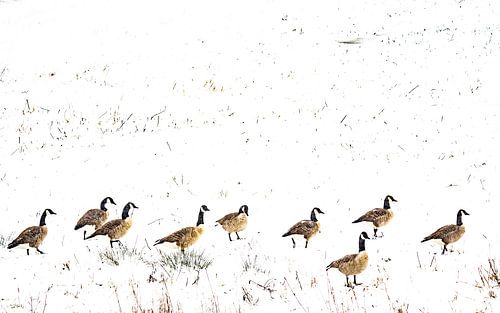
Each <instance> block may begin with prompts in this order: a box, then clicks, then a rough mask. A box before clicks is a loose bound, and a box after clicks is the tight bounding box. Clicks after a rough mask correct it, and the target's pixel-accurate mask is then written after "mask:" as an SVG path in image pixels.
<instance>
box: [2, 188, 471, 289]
mask: <svg viewBox="0 0 500 313" xmlns="http://www.w3.org/2000/svg"><path fill="white" fill-rule="evenodd" d="M390 201H393V202H397V200H396V199H394V198H393V197H392V196H390V195H388V196H386V197H385V199H384V206H383V208H375V209H372V210H369V211H368V212H366V213H365V214H363V215H362V216H360V217H359V218H358V219H356V220H355V221H353V223H360V222H368V223H371V224H372V225H373V228H374V230H373V236H374V237H380V236H379V235H378V234H377V231H378V229H379V228H380V227H382V226H384V225H386V224H387V223H389V221H390V220H391V219H392V218H393V216H394V214H393V212H392V210H391V206H390ZM108 203H111V204H115V202H114V200H113V199H112V198H111V197H106V198H104V199H103V200H102V201H101V207H100V209H91V210H88V211H87V212H85V214H83V216H82V217H81V218H80V219H79V220H78V222H77V223H76V226H75V230H78V229H80V228H83V227H85V226H93V227H94V232H93V233H92V234H91V235H90V236H87V231H86V230H84V232H83V239H84V240H87V239H91V238H94V237H96V236H108V238H109V242H110V245H111V248H113V243H116V242H118V243H119V244H121V242H120V238H122V237H123V236H124V235H125V234H126V233H127V231H128V230H129V229H130V227H131V226H132V219H131V218H130V216H129V211H130V210H131V209H132V208H134V209H137V208H138V207H137V206H136V205H135V204H134V203H132V202H128V203H127V204H126V205H125V207H124V208H123V211H122V216H121V219H114V220H111V221H108V222H106V220H107V219H108V210H107V208H106V205H107V204H108ZM207 211H210V210H209V209H208V208H207V206H206V205H202V206H201V207H200V210H199V212H198V220H197V223H196V226H188V227H184V228H182V229H180V230H178V231H176V232H173V233H171V234H169V235H167V236H165V237H163V238H160V239H158V240H156V241H155V243H154V245H155V246H156V245H159V244H162V243H166V242H169V243H175V244H176V245H177V246H178V247H179V248H180V249H181V251H182V252H183V253H184V250H185V249H186V248H188V247H190V246H192V245H193V244H194V243H195V242H196V241H197V240H198V239H199V238H200V236H201V235H202V234H203V224H204V219H203V218H204V214H205V212H207ZM316 213H318V214H324V212H323V211H321V210H320V209H319V208H314V209H312V211H311V217H310V219H308V220H302V221H299V222H297V223H296V224H294V225H293V226H292V227H290V229H289V230H288V231H287V232H286V233H284V234H283V237H288V236H292V235H296V236H301V237H304V239H305V241H306V243H305V248H307V245H308V243H309V240H310V239H311V238H312V237H313V236H314V235H316V234H317V233H318V231H319V228H320V224H319V222H318V218H317V216H316ZM47 214H56V213H55V212H54V211H52V210H51V209H46V210H44V211H43V213H42V216H41V218H40V224H39V225H38V226H31V227H28V228H26V229H25V230H23V231H22V232H21V233H20V234H19V236H17V238H16V239H14V240H13V241H12V242H11V243H10V244H9V245H8V246H7V248H8V249H11V248H14V247H16V246H19V245H27V246H28V247H27V248H26V251H27V254H28V255H29V248H30V247H31V248H35V249H36V251H38V252H39V253H41V254H43V253H44V252H42V251H41V250H40V249H39V247H40V244H41V243H42V241H43V240H44V238H45V237H46V236H47V231H48V230H47V225H46V223H45V219H46V217H47ZM463 214H465V215H469V213H467V212H466V211H465V210H463V209H461V210H459V211H458V213H457V220H456V224H451V225H445V226H443V227H440V228H439V229H437V230H436V231H435V232H433V233H432V234H430V235H429V236H427V237H425V238H424V239H423V240H422V242H425V241H428V240H431V239H437V240H441V242H442V243H443V244H444V247H443V250H442V254H444V253H445V252H446V251H448V249H447V246H448V245H449V244H451V243H453V242H456V241H457V240H459V239H460V238H461V237H462V236H463V234H464V232H465V228H464V225H463V223H462V215H463ZM247 222H248V206H247V205H242V206H241V207H240V209H239V210H238V212H234V213H229V214H227V215H225V216H224V217H222V218H220V219H218V220H217V223H218V224H220V225H221V226H222V228H223V229H224V230H225V231H226V232H227V233H228V236H229V240H230V241H232V240H233V238H232V237H231V234H232V233H235V234H236V238H237V239H241V238H240V236H239V234H238V232H241V231H243V230H244V229H245V228H246V226H247ZM291 239H292V243H293V247H294V248H295V246H296V243H295V239H294V238H293V237H291ZM366 239H370V237H369V236H368V234H367V233H366V232H365V231H363V232H362V233H361V234H360V235H359V241H358V244H359V250H358V253H355V254H349V255H346V256H344V257H342V258H340V259H338V260H335V261H333V262H331V263H330V264H329V265H328V266H327V267H326V270H327V271H328V270H329V269H331V268H337V269H338V270H339V271H340V272H341V273H343V274H344V275H345V276H346V284H347V286H351V285H350V283H349V276H354V285H358V283H357V282H356V275H358V274H360V273H361V272H363V271H364V270H365V269H366V267H367V265H368V254H367V252H366V250H365V240H366Z"/></svg>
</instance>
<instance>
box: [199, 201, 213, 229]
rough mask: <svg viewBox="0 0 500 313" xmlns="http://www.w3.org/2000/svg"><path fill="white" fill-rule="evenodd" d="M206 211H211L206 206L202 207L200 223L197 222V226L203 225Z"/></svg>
mask: <svg viewBox="0 0 500 313" xmlns="http://www.w3.org/2000/svg"><path fill="white" fill-rule="evenodd" d="M206 211H210V210H209V209H208V208H207V206H206V205H202V206H201V207H200V212H199V213H198V221H197V222H196V226H200V225H203V224H204V223H205V221H204V220H203V216H204V214H205V212H206Z"/></svg>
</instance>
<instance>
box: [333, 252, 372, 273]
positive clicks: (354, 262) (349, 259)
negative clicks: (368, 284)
mask: <svg viewBox="0 0 500 313" xmlns="http://www.w3.org/2000/svg"><path fill="white" fill-rule="evenodd" d="M367 266H368V253H366V251H362V252H360V253H355V254H349V255H346V256H344V257H342V258H340V259H338V260H336V261H333V262H332V263H330V265H328V267H327V270H328V269H330V268H338V269H339V271H340V272H341V273H342V274H344V275H346V276H350V275H358V274H360V273H361V272H363V271H364V270H365V269H366V267H367Z"/></svg>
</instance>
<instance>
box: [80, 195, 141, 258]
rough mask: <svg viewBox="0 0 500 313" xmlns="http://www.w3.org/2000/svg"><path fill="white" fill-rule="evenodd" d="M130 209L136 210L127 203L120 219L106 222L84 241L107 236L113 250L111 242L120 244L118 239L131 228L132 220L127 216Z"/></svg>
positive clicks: (134, 206)
mask: <svg viewBox="0 0 500 313" xmlns="http://www.w3.org/2000/svg"><path fill="white" fill-rule="evenodd" d="M131 208H135V209H137V208H138V207H137V206H136V205H135V204H134V203H132V202H129V203H127V204H126V205H125V206H124V207H123V211H122V218H121V219H115V220H111V221H109V222H107V223H106V224H104V225H102V227H100V228H99V229H97V230H96V231H95V232H94V233H93V234H92V235H90V236H88V237H87V238H85V239H90V238H94V237H95V236H108V237H109V244H110V245H111V248H113V242H118V243H119V244H121V241H120V238H121V237H123V236H124V235H125V234H126V233H127V232H128V230H129V229H130V227H132V219H131V218H130V216H129V211H130V209H131Z"/></svg>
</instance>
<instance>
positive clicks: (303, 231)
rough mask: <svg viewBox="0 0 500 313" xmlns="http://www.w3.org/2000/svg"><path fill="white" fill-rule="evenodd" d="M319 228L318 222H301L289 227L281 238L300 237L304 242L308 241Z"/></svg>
mask: <svg viewBox="0 0 500 313" xmlns="http://www.w3.org/2000/svg"><path fill="white" fill-rule="evenodd" d="M319 227H320V224H319V222H314V221H311V220H302V221H300V222H297V223H296V224H295V225H293V226H292V227H290V229H289V230H288V231H287V232H286V233H285V234H284V235H283V237H286V236H290V235H302V236H304V238H305V239H306V240H309V239H311V238H312V237H313V236H314V235H316V234H317V233H318V231H319Z"/></svg>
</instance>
